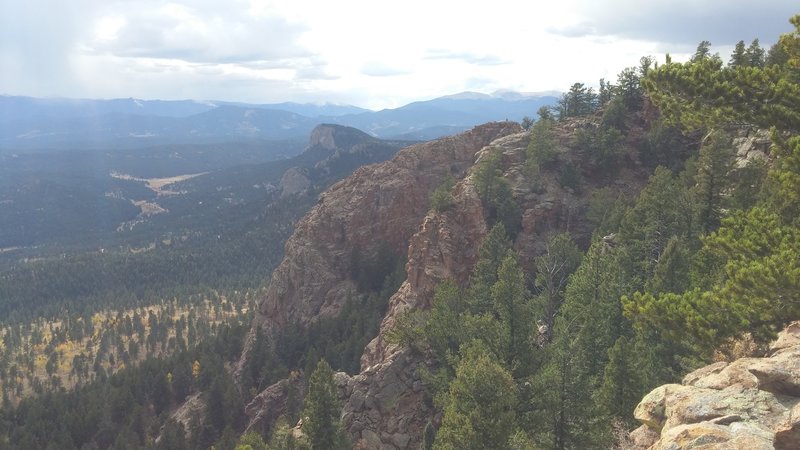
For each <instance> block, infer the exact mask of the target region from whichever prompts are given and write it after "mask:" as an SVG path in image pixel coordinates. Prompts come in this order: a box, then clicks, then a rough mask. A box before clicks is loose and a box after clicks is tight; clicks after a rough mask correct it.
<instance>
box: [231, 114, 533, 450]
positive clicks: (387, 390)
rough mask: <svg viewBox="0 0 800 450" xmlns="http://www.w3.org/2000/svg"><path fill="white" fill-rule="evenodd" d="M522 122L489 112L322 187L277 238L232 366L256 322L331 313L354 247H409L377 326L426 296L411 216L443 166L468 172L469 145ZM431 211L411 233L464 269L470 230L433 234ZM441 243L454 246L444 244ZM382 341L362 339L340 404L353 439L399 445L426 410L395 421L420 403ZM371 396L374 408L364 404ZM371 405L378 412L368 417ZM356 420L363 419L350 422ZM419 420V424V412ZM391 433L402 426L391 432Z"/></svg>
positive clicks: (253, 412)
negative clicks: (281, 251)
mask: <svg viewBox="0 0 800 450" xmlns="http://www.w3.org/2000/svg"><path fill="white" fill-rule="evenodd" d="M521 131H522V130H521V128H520V126H519V125H518V124H516V123H513V122H496V123H490V124H486V125H482V126H479V127H476V128H474V129H473V130H471V131H468V132H466V133H463V134H460V135H456V136H452V137H446V138H442V139H439V140H437V141H432V142H428V143H423V144H418V145H415V146H412V147H409V148H406V149H404V150H402V151H400V152H399V153H398V154H397V156H396V157H395V158H394V159H392V160H390V161H387V162H384V163H380V164H375V165H371V166H365V167H362V168H360V169H358V170H356V172H355V173H354V174H353V175H352V176H350V177H349V178H347V179H346V180H343V181H341V182H339V183H337V184H335V185H334V186H332V187H331V188H330V189H329V190H328V191H326V192H325V193H323V194H322V195H321V196H320V198H319V201H318V203H317V205H316V206H315V207H314V208H313V209H312V210H311V211H310V212H309V213H308V214H307V215H306V216H305V217H304V218H303V219H302V220H301V221H300V222H299V223H298V224H297V226H296V228H295V233H294V234H293V235H292V237H291V238H290V239H289V240H288V241H287V243H286V251H285V256H284V259H283V261H282V262H281V264H280V265H279V266H278V268H276V269H275V271H274V272H273V274H272V278H271V281H270V283H269V286H268V287H267V289H266V293H265V296H264V297H263V299H262V300H261V301H260V302H259V310H258V312H257V315H256V318H255V319H254V323H253V331H252V332H251V333H250V335H249V336H248V339H247V341H246V343H245V349H244V352H243V355H242V358H241V360H240V363H239V371H241V369H242V368H243V367H244V366H245V365H246V363H247V360H248V358H249V352H250V350H251V349H252V345H253V339H255V336H256V330H257V329H258V328H261V329H263V330H264V331H265V332H266V334H267V335H272V334H274V333H276V332H279V331H281V330H283V329H284V328H285V327H286V326H287V325H289V324H300V325H302V326H306V325H308V324H309V323H311V322H312V321H314V320H316V319H317V318H319V317H324V316H333V315H336V314H338V313H339V311H340V309H341V308H342V306H343V305H344V303H345V301H346V300H347V298H348V297H349V296H350V294H352V293H353V292H356V291H357V286H356V284H355V282H354V281H353V280H352V279H351V274H352V273H353V272H354V270H353V269H354V264H355V263H357V262H356V261H354V253H355V252H356V250H357V253H358V255H359V258H360V259H361V260H362V261H369V260H370V258H372V257H374V256H375V255H376V254H377V253H378V252H379V251H380V250H381V249H382V248H385V247H387V246H388V248H390V249H391V250H392V251H393V252H395V253H396V254H398V255H401V254H405V253H408V254H409V264H408V265H407V268H408V270H409V271H410V272H413V273H409V280H408V281H406V282H405V283H404V284H403V286H402V287H401V288H400V290H399V292H398V293H397V294H395V296H394V297H393V298H392V300H391V301H390V305H391V306H390V311H389V312H388V313H387V315H386V318H385V319H384V324H383V326H382V329H386V327H388V326H389V325H390V324H391V323H393V320H394V319H393V318H394V317H395V314H396V313H397V312H398V311H399V310H402V308H403V307H402V305H410V304H417V302H418V299H420V298H421V299H423V301H429V300H430V299H429V298H427V297H429V293H430V292H432V289H433V286H434V282H433V281H430V280H428V281H426V278H425V277H423V276H422V275H421V274H420V273H417V272H416V271H418V270H421V271H422V272H425V271H426V270H427V271H431V270H433V271H436V270H439V269H434V268H433V267H434V265H435V264H429V261H428V260H429V259H430V257H429V256H430V255H428V254H427V253H431V252H434V251H435V249H434V248H433V247H432V246H431V245H416V246H411V250H409V248H410V247H409V241H410V240H411V239H412V236H414V235H415V232H417V231H418V230H420V223H423V219H424V218H425V217H426V213H427V212H428V209H429V196H430V193H431V192H432V191H433V190H434V189H435V188H436V187H437V186H438V185H439V184H441V183H442V181H443V180H444V179H445V177H447V176H448V175H450V176H453V177H455V178H457V179H458V178H462V177H463V176H464V175H465V174H467V172H468V170H469V169H470V168H471V167H472V165H473V164H474V162H475V158H476V154H477V153H478V152H479V151H480V150H481V149H483V148H484V147H486V146H487V145H489V144H490V143H491V142H493V141H495V140H496V139H498V138H501V137H503V136H508V135H511V134H514V133H520V132H521ZM325 139H327V138H326V136H320V137H319V140H320V141H321V142H322V141H325ZM312 140H313V139H312ZM476 198H477V197H476V196H475V194H474V193H472V194H469V195H467V196H465V197H464V201H465V202H472V204H473V207H472V209H473V210H475V209H476V208H477V210H480V202H479V201H478V203H477V204H475V199H476ZM437 220H439V219H431V221H426V222H424V223H423V225H422V227H421V230H422V231H420V233H422V234H420V233H417V234H418V235H420V236H425V235H426V233H427V234H428V235H431V239H435V242H440V241H441V246H442V247H441V249H440V251H439V255H440V256H441V258H449V263H448V264H449V266H450V267H451V269H450V270H449V271H444V272H442V273H441V274H440V275H441V276H448V274H449V273H451V272H452V273H456V272H459V271H461V272H464V270H468V269H469V268H471V265H466V264H465V262H467V261H469V260H470V258H474V256H473V255H470V254H469V248H470V247H468V246H465V245H464V242H466V241H463V239H466V238H468V237H469V235H465V236H458V233H451V236H450V238H449V241H448V240H447V239H439V237H436V236H433V234H436V233H434V230H435V229H436V228H437V227H436V224H437V223H439V222H437ZM472 226H473V227H477V228H476V229H477V231H478V232H479V233H485V225H483V220H482V216H481V214H478V215H477V216H476V219H475V223H474V225H472ZM471 234H474V233H472V232H471ZM420 239H422V237H420ZM459 239H461V241H459ZM445 242H449V243H445ZM478 242H479V241H478ZM448 246H449V247H448ZM445 247H447V248H449V249H451V250H453V251H452V252H449V253H448V251H447V250H446V249H445ZM442 249H444V250H442ZM459 252H460V253H459ZM445 255H449V256H445ZM462 256H463V257H464V258H466V259H465V260H464V261H460V260H458V259H457V258H461V257H462ZM421 259H424V260H425V261H420V260H421ZM465 268H466V269H465ZM462 277H463V275H462ZM384 347H385V346H384V345H383V344H382V340H379V341H376V342H375V344H374V345H372V344H371V348H372V351H370V352H368V353H369V356H365V357H364V358H362V362H365V364H362V373H361V374H358V375H356V376H354V377H352V378H349V377H348V379H347V381H346V382H343V383H344V384H343V386H349V387H348V388H347V389H346V392H347V395H346V397H345V399H346V403H347V405H348V407H347V408H346V409H345V410H346V411H349V412H350V415H349V416H348V415H347V414H346V417H345V423H346V425H347V426H348V429H349V431H350V432H351V435H352V437H353V438H354V441H358V440H360V439H367V440H369V441H371V442H372V441H375V436H378V438H379V439H381V440H382V441H385V442H387V444H389V445H394V446H395V447H397V448H402V447H404V445H403V446H397V444H398V443H400V444H402V443H404V438H403V437H402V434H404V432H405V433H406V434H408V430H412V432H411V434H410V435H409V439H413V438H412V437H411V436H412V435H414V434H415V435H416V436H418V435H419V433H420V432H421V428H419V427H420V425H419V424H418V423H417V422H420V421H422V420H423V418H422V417H423V416H424V415H425V414H426V413H427V411H419V414H417V415H418V416H419V417H420V419H419V420H417V421H416V422H415V421H413V420H410V419H409V420H410V421H411V422H413V424H412V426H411V428H409V426H408V425H407V424H400V423H397V421H396V418H397V417H400V416H401V415H402V416H403V417H408V414H411V415H412V416H414V415H415V414H416V413H414V412H413V410H414V409H415V408H416V409H419V406H420V405H421V404H422V403H423V402H422V393H421V386H420V384H419V380H418V379H415V378H414V377H415V376H416V375H415V370H414V368H415V366H414V365H413V364H409V363H408V362H407V361H406V360H405V359H404V358H403V352H400V351H392V352H387V351H385V348H384ZM369 366H372V367H371V368H370V367H369ZM342 377H346V375H344V374H340V375H339V378H340V380H341V379H342ZM414 389H416V391H415V390H414ZM353 392H357V393H356V394H353ZM392 392H397V393H400V392H402V393H403V394H402V395H400V394H398V395H400V397H402V398H399V397H398V398H396V399H395V400H396V401H391V402H388V403H387V402H386V401H384V400H383V399H387V398H391V397H392V396H393V395H394V394H392ZM376 395H377V397H375V396H376ZM360 396H362V397H363V399H364V404H363V405H362V404H360V403H359V398H360ZM257 398H258V397H257ZM375 398H378V400H375ZM367 401H369V403H367ZM375 401H377V402H378V403H379V404H380V405H381V408H382V409H381V408H378V409H372V408H371V406H373V402H375ZM364 405H367V406H366V407H367V408H369V409H370V412H369V414H371V415H372V417H371V419H370V420H366V417H365V416H364V414H362V412H364V410H363V409H361V407H363V406H364ZM348 408H349V409H348ZM261 409H263V408H259V407H258V405H252V406H248V415H249V416H250V418H251V421H252V420H255V418H256V417H258V415H259V414H260V413H259V411H260V410H261ZM384 413H385V414H384ZM375 414H378V416H377V417H375ZM262 415H263V414H262ZM402 420H405V419H401V421H402ZM424 420H427V418H424ZM251 425H252V423H251ZM362 425H363V426H364V428H362V429H359V428H360V427H361V426H362ZM421 426H424V422H422V425H421ZM416 428H419V429H416ZM389 430H391V431H389ZM371 433H372V434H371ZM385 433H389V434H385ZM398 433H399V434H400V435H401V436H399V437H398V436H394V435H396V434H398ZM381 436H383V437H381ZM391 442H394V443H393V444H391ZM376 448H377V447H376ZM389 448H392V447H389Z"/></svg>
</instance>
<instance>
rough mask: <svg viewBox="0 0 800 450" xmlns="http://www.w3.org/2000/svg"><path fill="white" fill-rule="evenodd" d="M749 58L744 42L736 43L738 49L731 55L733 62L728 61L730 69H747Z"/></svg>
mask: <svg viewBox="0 0 800 450" xmlns="http://www.w3.org/2000/svg"><path fill="white" fill-rule="evenodd" d="M747 64H748V61H747V56H746V55H745V47H744V41H739V42H737V43H736V47H735V48H734V49H733V53H732V54H731V60H730V61H728V67H745V66H747Z"/></svg>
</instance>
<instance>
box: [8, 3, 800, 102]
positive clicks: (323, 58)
mask: <svg viewBox="0 0 800 450" xmlns="http://www.w3.org/2000/svg"><path fill="white" fill-rule="evenodd" d="M798 12H800V5H798V3H797V0H760V1H756V0H608V1H599V0H552V1H532V0H487V1H480V2H478V1H471V0H458V1H450V0H400V1H397V0H394V1H381V0H327V1H325V0H273V1H270V0H175V1H156V0H130V1H123V0H0V94H10V95H30V96H37V97H45V96H61V97H82V98H114V97H138V98H145V99H155V98H160V99H185V98H191V99H216V100H233V101H246V102H254V103H256V102H257V103H267V102H280V101H297V102H326V101H327V102H336V103H349V104H354V105H358V106H362V107H367V108H373V109H375V108H385V107H397V106H401V105H403V104H405V103H408V102H410V101H414V100H421V99H429V98H433V97H437V96H441V95H447V94H453V93H457V92H461V91H466V90H469V91H478V92H484V93H490V92H493V91H495V90H499V89H512V90H517V91H523V92H540V91H552V90H558V91H563V90H566V89H567V88H568V87H569V86H570V85H571V84H572V83H574V82H576V81H580V82H584V83H586V84H589V85H596V84H597V81H598V80H599V79H600V78H602V77H604V78H606V79H610V80H615V79H616V74H617V73H618V72H619V71H620V70H621V69H623V68H625V67H627V66H632V65H636V63H637V62H638V60H639V58H640V57H641V56H643V55H653V56H655V57H656V59H657V60H659V61H661V60H663V56H664V53H667V52H668V53H671V54H672V55H673V56H674V57H675V58H677V59H681V58H685V55H687V54H689V53H691V52H693V51H694V49H695V47H696V46H697V43H698V42H700V41H701V40H709V41H711V43H712V44H713V47H712V49H713V50H714V51H717V52H719V53H720V54H721V55H722V56H723V58H724V59H725V60H727V59H728V56H729V53H730V50H731V48H732V46H733V45H734V44H735V43H736V42H737V41H738V40H740V39H743V40H745V41H746V42H749V41H750V40H752V39H753V38H760V39H761V42H762V44H764V45H765V46H768V45H770V44H772V43H774V42H775V41H776V39H777V37H778V35H779V34H780V33H782V32H787V31H790V29H791V26H790V25H789V23H788V19H789V17H790V16H791V15H793V14H795V13H798Z"/></svg>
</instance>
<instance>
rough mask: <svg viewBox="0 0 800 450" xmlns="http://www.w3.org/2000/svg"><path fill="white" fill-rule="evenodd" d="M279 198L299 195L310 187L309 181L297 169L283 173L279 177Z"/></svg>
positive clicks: (293, 168)
mask: <svg viewBox="0 0 800 450" xmlns="http://www.w3.org/2000/svg"><path fill="white" fill-rule="evenodd" d="M280 186H281V197H288V196H290V195H295V194H300V193H303V192H305V191H306V190H307V189H308V188H309V187H311V180H309V179H308V177H307V176H306V175H305V174H304V173H303V172H302V171H300V169H298V168H297V167H292V168H290V169H289V170H287V171H286V172H284V174H283V176H282V177H281V184H280Z"/></svg>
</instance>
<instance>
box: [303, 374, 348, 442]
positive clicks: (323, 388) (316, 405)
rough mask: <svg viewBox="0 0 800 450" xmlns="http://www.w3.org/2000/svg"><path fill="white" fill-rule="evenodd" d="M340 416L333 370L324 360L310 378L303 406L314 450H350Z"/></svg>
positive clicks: (305, 429)
mask: <svg viewBox="0 0 800 450" xmlns="http://www.w3.org/2000/svg"><path fill="white" fill-rule="evenodd" d="M340 415H341V406H340V404H339V399H338V396H337V394H336V386H335V385H334V383H333V370H332V369H331V366H330V365H328V363H327V362H325V360H324V359H323V360H320V361H319V363H318V364H317V368H316V369H315V370H314V373H312V374H311V377H310V378H309V381H308V393H307V394H306V398H305V404H304V407H303V417H304V421H303V433H304V434H305V435H306V436H307V437H308V441H309V443H310V444H311V449H312V450H335V449H345V448H347V439H346V438H345V435H344V429H343V428H342V424H341V421H340Z"/></svg>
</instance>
